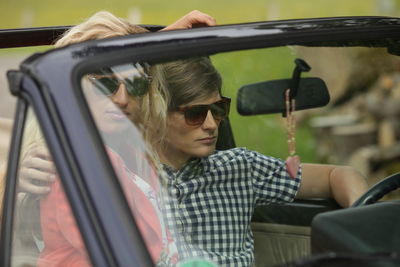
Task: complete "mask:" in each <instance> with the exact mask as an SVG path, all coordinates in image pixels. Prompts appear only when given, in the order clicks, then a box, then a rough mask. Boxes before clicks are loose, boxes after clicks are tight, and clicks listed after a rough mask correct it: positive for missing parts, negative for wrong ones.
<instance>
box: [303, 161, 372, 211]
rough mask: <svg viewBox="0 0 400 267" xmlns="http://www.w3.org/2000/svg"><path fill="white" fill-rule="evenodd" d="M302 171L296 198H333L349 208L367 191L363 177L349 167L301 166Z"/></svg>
mask: <svg viewBox="0 0 400 267" xmlns="http://www.w3.org/2000/svg"><path fill="white" fill-rule="evenodd" d="M302 171H303V175H302V181H301V185H300V189H299V193H298V194H297V198H319V197H333V198H334V199H335V200H336V202H337V203H338V204H339V205H341V206H342V207H349V206H351V204H353V203H354V202H355V201H356V200H357V199H358V198H359V197H360V196H361V195H362V194H364V193H365V192H366V191H367V189H368V184H367V182H366V179H365V177H364V176H363V175H361V173H359V172H358V171H356V170H355V169H354V168H352V167H349V166H337V165H324V164H302Z"/></svg>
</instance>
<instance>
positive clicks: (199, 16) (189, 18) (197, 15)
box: [161, 10, 217, 31]
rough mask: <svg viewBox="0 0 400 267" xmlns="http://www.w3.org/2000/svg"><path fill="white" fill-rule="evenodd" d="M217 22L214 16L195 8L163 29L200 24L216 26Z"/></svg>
mask: <svg viewBox="0 0 400 267" xmlns="http://www.w3.org/2000/svg"><path fill="white" fill-rule="evenodd" d="M216 24H217V23H216V21H215V19H214V18H213V17H211V16H210V15H208V14H205V13H203V12H200V11H198V10H193V11H191V12H190V13H188V14H186V15H185V16H183V17H182V18H180V19H178V20H177V21H175V22H174V23H172V24H170V25H168V26H167V27H165V28H164V29H162V30H161V31H168V30H178V29H190V28H193V27H199V26H215V25H216Z"/></svg>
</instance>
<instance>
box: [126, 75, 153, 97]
mask: <svg viewBox="0 0 400 267" xmlns="http://www.w3.org/2000/svg"><path fill="white" fill-rule="evenodd" d="M125 84H126V89H127V90H128V92H129V94H130V95H132V96H143V95H145V94H146V93H147V92H148V90H149V86H150V81H149V80H148V79H146V78H135V79H133V81H132V80H128V79H126V80H125Z"/></svg>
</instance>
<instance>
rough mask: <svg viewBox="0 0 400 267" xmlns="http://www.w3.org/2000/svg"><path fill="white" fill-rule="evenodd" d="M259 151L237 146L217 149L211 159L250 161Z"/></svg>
mask: <svg viewBox="0 0 400 267" xmlns="http://www.w3.org/2000/svg"><path fill="white" fill-rule="evenodd" d="M257 153H258V152H255V151H252V150H249V149H247V148H245V147H235V148H231V149H227V150H217V151H215V153H214V154H212V155H210V157H209V160H211V161H214V162H220V163H224V162H230V161H249V160H251V159H252V158H253V157H254V156H255V155H256V154H257Z"/></svg>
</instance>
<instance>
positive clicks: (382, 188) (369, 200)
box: [352, 172, 400, 207]
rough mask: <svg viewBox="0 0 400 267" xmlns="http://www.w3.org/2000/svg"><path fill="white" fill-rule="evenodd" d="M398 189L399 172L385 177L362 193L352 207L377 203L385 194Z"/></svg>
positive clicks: (399, 181)
mask: <svg viewBox="0 0 400 267" xmlns="http://www.w3.org/2000/svg"><path fill="white" fill-rule="evenodd" d="M399 187H400V172H399V173H396V174H393V175H391V176H389V177H386V178H385V179H383V180H382V181H380V182H379V183H376V184H375V185H374V186H372V187H371V188H370V189H369V190H368V191H367V192H365V193H364V195H362V196H361V197H360V198H359V199H357V200H356V202H354V203H353V205H352V207H359V206H364V205H369V204H373V203H375V202H377V201H378V200H379V199H381V198H382V197H383V196H385V195H386V194H389V193H390V192H392V191H394V190H396V189H397V188H399Z"/></svg>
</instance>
